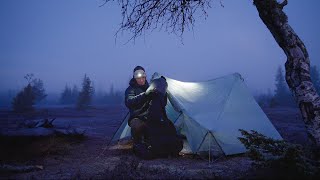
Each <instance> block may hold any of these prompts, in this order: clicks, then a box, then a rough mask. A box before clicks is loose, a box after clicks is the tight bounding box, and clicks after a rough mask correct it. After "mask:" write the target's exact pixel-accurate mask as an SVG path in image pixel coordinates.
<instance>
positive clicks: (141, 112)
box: [125, 78, 168, 124]
mask: <svg viewBox="0 0 320 180" xmlns="http://www.w3.org/2000/svg"><path fill="white" fill-rule="evenodd" d="M148 87H149V83H148V81H146V84H145V85H144V86H140V85H138V84H137V82H136V80H135V79H134V78H132V79H131V80H130V82H129V87H128V88H127V89H126V92H125V104H126V106H127V108H128V109H129V111H130V117H129V120H128V124H130V121H131V120H132V119H133V118H139V119H141V120H143V121H146V120H147V119H154V120H156V119H161V118H163V119H165V120H168V118H167V115H166V112H165V105H166V104H167V94H165V96H164V101H162V103H161V105H162V106H159V105H156V104H155V103H153V102H152V100H155V99H156V98H157V97H155V96H156V95H155V94H153V95H152V96H150V95H149V96H147V95H146V94H145V91H146V90H147V89H148ZM154 102H158V101H154ZM150 105H151V106H150Z"/></svg>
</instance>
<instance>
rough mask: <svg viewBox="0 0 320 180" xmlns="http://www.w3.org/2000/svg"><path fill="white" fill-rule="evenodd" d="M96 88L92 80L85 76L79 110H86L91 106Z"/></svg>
mask: <svg viewBox="0 0 320 180" xmlns="http://www.w3.org/2000/svg"><path fill="white" fill-rule="evenodd" d="M93 93H94V88H93V85H92V82H91V80H90V78H89V77H88V76H87V75H86V74H85V75H84V78H83V82H82V90H81V92H80V93H79V96H78V101H77V108H78V109H86V108H88V106H89V105H90V104H91V100H92V96H93Z"/></svg>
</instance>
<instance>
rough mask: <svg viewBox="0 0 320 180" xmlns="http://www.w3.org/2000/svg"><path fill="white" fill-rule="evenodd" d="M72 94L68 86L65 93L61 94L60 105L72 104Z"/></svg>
mask: <svg viewBox="0 0 320 180" xmlns="http://www.w3.org/2000/svg"><path fill="white" fill-rule="evenodd" d="M71 98H72V94H71V88H70V87H69V86H68V85H66V86H65V88H64V90H63V92H62V93H61V97H60V103H61V104H71V103H72V99H71Z"/></svg>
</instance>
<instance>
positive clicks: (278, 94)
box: [270, 66, 295, 107]
mask: <svg viewBox="0 0 320 180" xmlns="http://www.w3.org/2000/svg"><path fill="white" fill-rule="evenodd" d="M275 86H276V89H275V91H274V96H273V98H272V99H271V102H270V106H271V107H273V106H294V105H295V102H294V99H293V96H292V94H291V93H290V91H289V88H288V85H287V83H286V81H285V78H284V74H283V70H282V68H281V66H279V68H278V70H277V73H276V77H275Z"/></svg>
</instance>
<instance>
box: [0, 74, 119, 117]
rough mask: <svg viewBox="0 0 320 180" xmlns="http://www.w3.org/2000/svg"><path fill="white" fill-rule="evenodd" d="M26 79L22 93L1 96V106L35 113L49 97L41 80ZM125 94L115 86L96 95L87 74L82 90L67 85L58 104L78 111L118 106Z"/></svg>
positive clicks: (2, 94)
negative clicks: (40, 104) (37, 105)
mask: <svg viewBox="0 0 320 180" xmlns="http://www.w3.org/2000/svg"><path fill="white" fill-rule="evenodd" d="M24 78H25V79H26V80H27V84H26V86H25V87H23V88H22V89H21V90H20V91H13V90H10V91H8V92H6V93H5V92H2V93H1V94H0V98H1V105H2V106H4V105H5V104H9V103H10V104H11V107H12V109H13V111H14V112H17V113H24V112H31V111H34V109H35V108H34V105H35V104H38V103H40V102H43V100H44V99H45V98H46V97H47V94H46V92H45V88H44V84H43V81H42V80H41V79H39V78H35V77H34V75H33V74H27V75H25V76H24ZM123 94H124V93H123V92H121V91H115V90H114V86H113V84H112V85H111V87H110V90H109V92H105V91H103V92H102V91H101V92H100V93H99V94H95V88H94V84H93V82H92V81H91V79H90V78H89V77H88V76H87V75H86V74H85V75H84V78H83V80H82V84H81V89H79V88H78V87H77V86H76V85H73V87H72V88H71V87H70V86H69V85H68V84H66V86H65V87H64V89H63V91H62V92H61V94H60V98H59V102H58V103H59V104H61V105H67V104H68V105H73V106H75V107H76V108H77V109H86V108H88V107H90V106H91V105H92V104H109V105H118V104H121V103H123V98H124V97H123ZM57 99H58V98H57Z"/></svg>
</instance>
